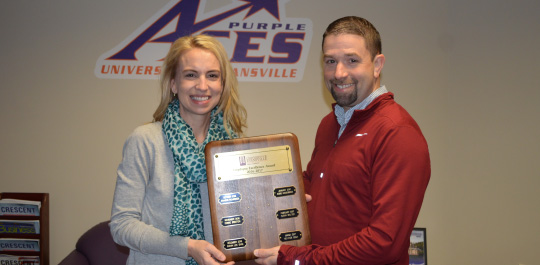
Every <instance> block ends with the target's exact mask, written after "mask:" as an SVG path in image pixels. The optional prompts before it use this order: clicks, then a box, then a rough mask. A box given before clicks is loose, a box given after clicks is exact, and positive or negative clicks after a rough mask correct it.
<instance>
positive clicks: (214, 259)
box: [188, 239, 234, 265]
mask: <svg viewBox="0 0 540 265" xmlns="http://www.w3.org/2000/svg"><path fill="white" fill-rule="evenodd" d="M188 255H189V256H190V257H192V258H194V259H195V261H197V263H199V265H216V264H226V265H233V264H234V261H230V262H227V263H222V262H220V261H224V260H225V254H223V252H221V251H219V250H218V249H217V248H216V247H215V246H214V245H212V244H210V243H208V242H207V241H204V240H195V239H189V241H188Z"/></svg>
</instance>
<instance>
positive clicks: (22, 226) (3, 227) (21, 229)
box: [0, 219, 39, 264]
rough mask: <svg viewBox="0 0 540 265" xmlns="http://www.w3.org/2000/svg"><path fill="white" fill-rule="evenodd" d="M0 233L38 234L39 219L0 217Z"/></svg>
mask: <svg viewBox="0 0 540 265" xmlns="http://www.w3.org/2000/svg"><path fill="white" fill-rule="evenodd" d="M0 234H39V221H38V220H31V221H21V220H2V219H0ZM0 264H1V263H0Z"/></svg>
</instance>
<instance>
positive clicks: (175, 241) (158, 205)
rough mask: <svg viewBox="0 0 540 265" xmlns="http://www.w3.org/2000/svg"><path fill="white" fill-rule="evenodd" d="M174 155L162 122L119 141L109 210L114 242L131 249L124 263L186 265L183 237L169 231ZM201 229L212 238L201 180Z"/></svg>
mask: <svg viewBox="0 0 540 265" xmlns="http://www.w3.org/2000/svg"><path fill="white" fill-rule="evenodd" d="M173 183H174V160H173V155H172V152H171V149H170V148H169V146H168V144H167V139H166V138H165V135H164V134H163V132H162V129H161V122H156V123H150V124H146V125H143V126H140V127H138V128H136V129H135V130H134V132H133V133H132V134H131V135H130V136H129V137H128V139H127V140H126V142H125V144H124V150H123V159H122V162H121V163H120V165H119V166H118V178H117V180H116V190H115V192H114V201H113V206H112V212H111V223H110V228H111V233H112V236H113V239H114V241H115V242H116V243H118V244H120V245H124V246H127V247H129V248H130V249H131V251H130V254H129V258H128V262H127V264H154V265H157V264H164V265H165V264H167V265H168V264H185V259H187V258H188V253H187V243H188V239H189V238H187V237H181V236H169V227H170V225H171V218H172V212H173V187H174V184H173ZM201 198H202V202H203V216H204V232H205V238H206V240H207V241H209V242H210V243H212V225H211V221H210V209H209V201H208V186H207V184H206V183H202V184H201Z"/></svg>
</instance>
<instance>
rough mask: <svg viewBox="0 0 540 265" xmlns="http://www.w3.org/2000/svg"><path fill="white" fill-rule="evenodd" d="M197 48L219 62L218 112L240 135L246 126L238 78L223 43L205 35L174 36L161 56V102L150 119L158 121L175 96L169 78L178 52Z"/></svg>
mask: <svg viewBox="0 0 540 265" xmlns="http://www.w3.org/2000/svg"><path fill="white" fill-rule="evenodd" d="M193 48H200V49H204V50H207V51H209V52H211V53H212V54H214V55H215V56H216V58H217V59H218V61H219V66H220V68H221V69H220V70H221V83H222V86H223V92H222V93H221V99H220V100H219V102H218V112H219V111H223V125H224V127H225V128H226V130H227V133H229V134H230V132H229V129H232V130H233V131H234V132H235V133H237V134H238V135H240V136H241V135H243V128H245V127H247V126H246V117H247V113H246V109H245V108H244V106H243V105H242V103H240V98H239V95H238V80H237V79H236V75H235V73H234V70H233V68H232V65H231V63H230V61H229V59H228V57H227V52H226V51H225V48H223V45H222V44H221V43H220V42H219V41H218V40H217V39H215V38H214V37H211V36H208V35H195V36H185V37H181V38H179V39H177V40H176V41H175V42H174V43H173V44H172V45H171V48H170V50H169V52H168V53H167V56H166V57H165V59H164V63H163V67H162V72H161V80H160V82H161V102H160V103H159V106H158V107H157V109H156V111H155V112H154V122H156V121H162V120H163V117H164V116H165V112H166V111H167V107H168V106H169V103H171V101H173V100H174V99H175V96H174V94H173V92H172V90H171V80H173V79H174V78H175V75H176V70H177V68H178V61H179V59H180V56H182V54H183V53H184V52H186V51H188V50H190V49H193Z"/></svg>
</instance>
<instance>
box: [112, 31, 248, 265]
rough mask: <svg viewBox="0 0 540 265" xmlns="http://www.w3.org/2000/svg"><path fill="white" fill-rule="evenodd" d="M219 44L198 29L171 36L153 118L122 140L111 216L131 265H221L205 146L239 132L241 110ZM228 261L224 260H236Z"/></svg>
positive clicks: (233, 78) (114, 232)
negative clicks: (175, 37)
mask: <svg viewBox="0 0 540 265" xmlns="http://www.w3.org/2000/svg"><path fill="white" fill-rule="evenodd" d="M237 85H238V82H237V80H236V76H235V74H234V71H233V69H232V66H231V64H230V62H229V60H228V58H227V53H226V52H225V49H224V48H223V46H222V45H221V44H220V43H219V41H217V40H216V39H214V38H213V37H209V36H205V35H198V36H187V37H182V38H180V39H178V40H177V41H175V42H174V43H173V45H172V46H171V49H170V50H169V53H168V54H167V56H166V58H165V62H164V66H163V73H162V77H161V89H162V94H161V102H160V104H159V106H158V108H157V109H156V111H155V113H154V122H152V123H150V124H146V125H143V126H140V127H138V128H137V129H135V131H134V132H133V133H132V134H131V135H130V136H129V138H128V139H127V140H126V143H125V145H124V150H123V159H122V162H121V163H120V165H119V167H118V179H117V183H116V190H115V194H114V202H113V208H112V215H111V223H110V227H111V233H112V235H113V238H114V241H115V242H117V243H118V244H121V245H125V246H128V247H129V248H130V249H131V251H130V254H129V258H128V264H167V265H168V264H195V261H196V262H197V263H199V264H220V263H219V262H218V261H223V260H224V259H225V255H224V254H223V253H222V252H221V251H219V250H217V249H216V248H215V247H214V246H213V245H212V244H211V243H210V242H207V241H205V240H212V231H211V228H212V227H211V222H210V210H209V201H208V186H207V184H206V168H205V162H204V147H205V146H206V144H207V143H208V142H210V141H215V140H223V139H231V138H235V137H238V136H240V135H242V129H243V127H245V120H246V112H245V109H244V107H243V106H242V105H241V103H240V102H239V99H238V91H237ZM233 263H234V262H229V263H228V264H233Z"/></svg>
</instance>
